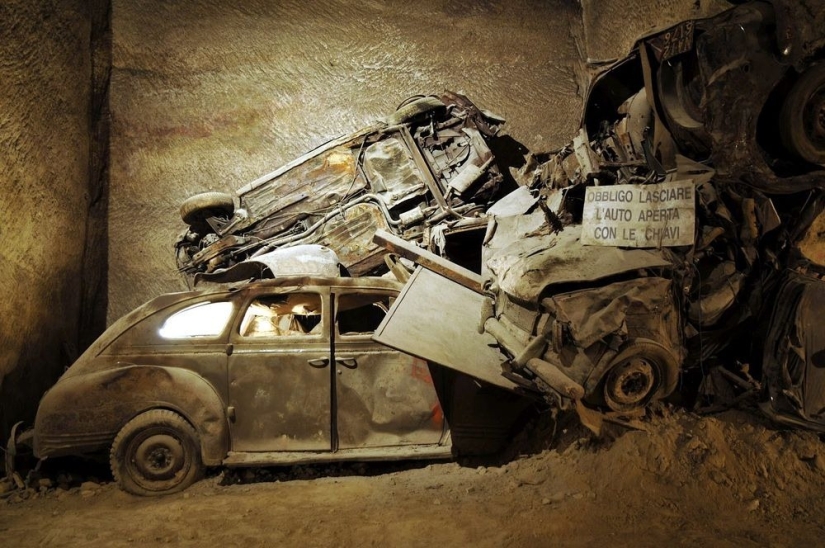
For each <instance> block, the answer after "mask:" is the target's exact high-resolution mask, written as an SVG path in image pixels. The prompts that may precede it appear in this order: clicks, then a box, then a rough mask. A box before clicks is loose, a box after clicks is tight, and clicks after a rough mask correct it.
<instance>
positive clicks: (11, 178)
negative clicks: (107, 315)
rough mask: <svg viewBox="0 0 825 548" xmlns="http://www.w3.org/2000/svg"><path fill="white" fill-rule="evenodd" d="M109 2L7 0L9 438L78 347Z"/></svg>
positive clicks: (2, 381)
mask: <svg viewBox="0 0 825 548" xmlns="http://www.w3.org/2000/svg"><path fill="white" fill-rule="evenodd" d="M100 5H105V4H104V3H102V2H87V1H84V0H42V1H38V2H31V1H29V0H4V1H3V2H0V195H1V196H2V199H0V219H2V221H0V238H2V241H3V245H2V246H0V280H2V283H0V439H5V435H6V434H7V432H8V431H9V429H10V427H11V424H13V423H14V422H15V421H17V420H21V419H31V418H33V416H34V411H35V410H36V408H37V402H38V400H39V398H40V395H41V394H42V393H43V391H44V390H46V389H47V388H48V387H49V386H51V385H52V384H53V383H54V381H55V380H56V379H57V377H58V376H59V375H60V373H61V372H62V370H63V368H64V367H65V366H67V365H69V364H70V363H71V362H72V360H73V359H74V358H75V357H76V356H77V354H78V350H79V336H80V332H81V309H82V308H83V306H82V304H81V272H82V271H83V255H84V247H85V241H86V223H87V211H88V207H89V203H90V186H89V182H90V178H89V160H90V108H89V104H90V102H89V98H90V96H91V93H90V86H91V76H90V75H91V70H92V69H91V67H92V55H91V51H92V47H91V37H92V30H91V29H92V22H91V20H92V13H93V12H94V11H95V10H96V9H98V8H99V7H100ZM92 271H93V269H92V270H89V271H88V272H92ZM102 290H103V292H104V293H105V288H103V289H102Z"/></svg>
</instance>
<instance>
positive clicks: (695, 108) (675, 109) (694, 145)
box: [657, 53, 711, 159]
mask: <svg viewBox="0 0 825 548" xmlns="http://www.w3.org/2000/svg"><path fill="white" fill-rule="evenodd" d="M657 81H658V90H657V91H658V96H659V97H658V102H659V104H660V105H661V110H662V115H663V117H664V122H665V125H666V126H667V128H668V129H669V130H670V133H671V135H673V137H674V138H675V139H676V141H677V143H678V144H679V146H680V148H685V149H687V150H689V151H690V152H691V153H692V154H691V156H693V157H695V159H703V158H705V157H707V155H708V154H709V153H710V147H711V139H710V135H708V133H707V130H706V129H705V121H704V114H703V111H702V105H701V103H702V101H703V99H702V98H701V97H698V96H697V95H696V94H697V91H696V90H697V89H699V88H700V87H702V84H701V76H700V75H699V71H698V68H697V60H696V57H695V55H694V54H693V53H689V54H683V55H681V56H679V57H675V58H673V59H672V60H671V61H668V62H665V63H662V65H661V66H660V67H659V70H658V75H657Z"/></svg>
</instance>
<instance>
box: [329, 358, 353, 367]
mask: <svg viewBox="0 0 825 548" xmlns="http://www.w3.org/2000/svg"><path fill="white" fill-rule="evenodd" d="M335 363H336V364H338V365H343V366H344V367H346V368H347V369H355V368H356V367H358V360H356V359H355V358H341V359H339V360H335Z"/></svg>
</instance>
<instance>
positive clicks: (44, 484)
mask: <svg viewBox="0 0 825 548" xmlns="http://www.w3.org/2000/svg"><path fill="white" fill-rule="evenodd" d="M37 484H38V485H39V486H40V487H45V488H46V489H50V488H51V486H52V485H54V484H53V483H52V480H50V479H49V478H40V480H39V481H38V482H37Z"/></svg>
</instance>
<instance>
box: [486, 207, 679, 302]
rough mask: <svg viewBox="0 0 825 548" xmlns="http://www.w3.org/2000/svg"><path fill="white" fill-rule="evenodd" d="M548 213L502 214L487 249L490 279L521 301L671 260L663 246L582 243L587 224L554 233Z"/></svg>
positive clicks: (535, 299)
mask: <svg viewBox="0 0 825 548" xmlns="http://www.w3.org/2000/svg"><path fill="white" fill-rule="evenodd" d="M543 216H544V214H543V212H542V211H540V210H539V211H537V212H535V213H533V214H532V215H530V216H526V217H525V216H521V217H504V218H501V219H497V220H496V229H495V236H494V237H493V238H492V240H491V241H490V242H489V243H488V244H487V246H486V249H485V265H486V267H487V269H488V276H489V278H488V280H490V281H493V280H495V283H497V284H498V288H499V290H501V291H504V292H505V293H507V295H509V296H510V297H512V298H513V299H515V300H517V301H521V302H533V303H535V302H537V301H538V299H539V298H540V297H541V295H542V293H543V292H544V290H545V289H546V288H548V287H550V286H553V285H558V284H567V283H586V282H594V281H597V280H602V279H604V278H609V277H611V276H616V275H618V274H623V273H625V272H631V271H633V270H638V269H643V268H663V267H669V266H671V263H670V261H669V260H668V259H667V258H666V257H665V254H664V252H663V251H662V250H657V249H623V248H617V247H602V246H585V245H582V244H581V242H580V236H581V225H572V226H568V227H566V228H564V230H562V231H560V232H557V233H554V232H552V231H551V230H550V227H549V226H548V225H547V224H546V223H543V221H542V218H543ZM530 220H532V221H533V222H532V223H531V222H529V221H530ZM529 230H532V233H528V232H527V231H529ZM527 236H529V237H527Z"/></svg>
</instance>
